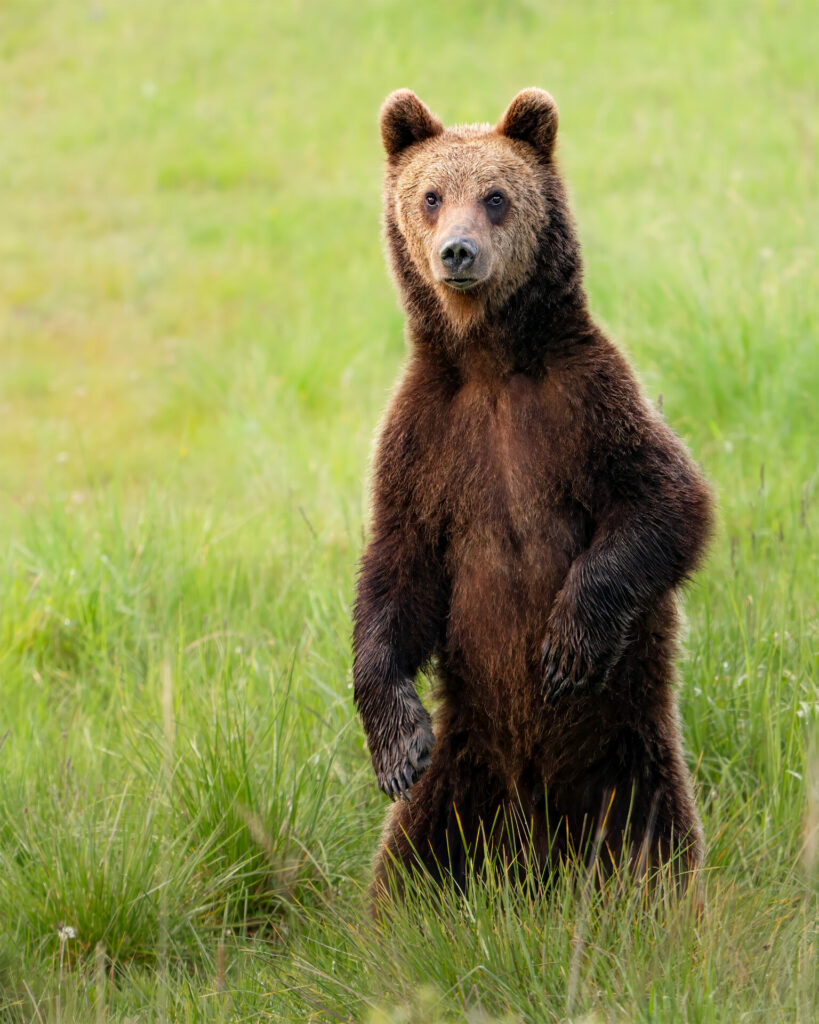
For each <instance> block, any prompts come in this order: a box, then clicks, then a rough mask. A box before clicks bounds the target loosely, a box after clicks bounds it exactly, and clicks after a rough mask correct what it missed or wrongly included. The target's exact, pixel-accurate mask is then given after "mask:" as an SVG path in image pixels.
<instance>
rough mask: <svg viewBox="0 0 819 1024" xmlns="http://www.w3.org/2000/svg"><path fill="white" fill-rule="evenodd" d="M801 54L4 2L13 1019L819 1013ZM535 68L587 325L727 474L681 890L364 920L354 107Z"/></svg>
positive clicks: (3, 995)
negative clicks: (697, 821) (570, 212)
mask: <svg viewBox="0 0 819 1024" xmlns="http://www.w3.org/2000/svg"><path fill="white" fill-rule="evenodd" d="M817 38H819V17H817V8H816V6H815V5H811V4H808V3H787V2H782V3H774V2H762V0H745V2H743V3H739V2H736V3H734V2H724V3H717V4H714V3H710V4H707V3H699V2H691V3H687V4H682V3H659V2H657V0H655V2H645V3H643V2H635V3H631V4H613V3H602V2H600V3H598V2H587V3H568V2H566V3H552V4H549V5H541V4H536V3H534V2H529V0H506V2H505V3H504V4H500V3H498V4H487V5H479V4H475V3H467V2H466V0H449V2H448V3H446V4H434V3H432V2H431V0H416V2H415V3H412V4H407V3H403V4H397V3H392V2H386V0H385V2H375V0H362V2H360V3H358V4H350V3H344V2H341V0H332V2H324V3H312V4H311V3H307V2H298V0H282V2H280V3H279V2H276V3H258V2H253V0H233V2H231V3H227V2H223V3H219V2H216V0H213V2H204V0H200V2H198V3H194V2H192V0H174V2H173V3H163V2H160V0H141V2H137V0H131V2H127V0H96V2H93V3H92V2H90V0H89V2H85V3H79V2H75V3H71V2H69V0H62V2H59V0H4V3H3V4H2V6H0V170H1V175H0V181H2V187H0V359H1V362H0V488H1V489H0V531H2V532H0V537H2V543H1V544H0V680H1V681H2V706H0V923H1V926H0V1020H3V1021H6V1020H8V1021H10V1022H16V1024H19V1022H23V1021H25V1022H33V1024H34V1022H39V1024H45V1022H60V1021H62V1022H68V1021H77V1022H91V1021H107V1022H113V1021H122V1022H124V1021H158V1022H164V1021H180V1022H199V1021H203V1022H204V1021H207V1022H211V1021H212V1022H216V1021H251V1020H252V1021H256V1020H273V1021H279V1020H282V1021H312V1020H315V1021H363V1022H369V1024H376V1022H378V1024H387V1022H392V1024H398V1022H406V1024H410V1022H412V1024H415V1022H422V1021H423V1022H427V1021H428V1022H433V1024H435V1022H439V1024H441V1022H450V1021H468V1022H471V1024H489V1022H501V1021H502V1022H504V1024H513V1022H517V1024H522V1022H526V1024H540V1022H556V1021H567V1020H571V1021H574V1022H576V1024H580V1022H581V1021H582V1022H584V1024H603V1022H609V1021H611V1022H638V1021H639V1022H649V1021H653V1022H662V1024H665V1022H704V1024H708V1022H729V1024H735V1022H739V1021H748V1022H752V1021H753V1022H756V1021H758V1022H760V1024H761V1022H765V1024H771V1022H779V1021H782V1022H785V1021H798V1022H800V1024H813V1022H814V1021H815V1020H816V1019H817V1013H818V1012H819V1011H817V996H819V934H818V933H817V919H818V915H817V911H818V910H819V902H817V880H819V832H817V829H819V729H817V725H818V724H819V691H817V670H818V669H819V605H818V602H819V597H818V595H819V561H818V560H817V545H816V537H817V532H819V493H817V491H818V490H819V488H818V487H817V484H818V483H819V477H818V476H817V455H816V452H817V439H818V438H819V417H817V412H816V402H817V395H819V347H818V346H817V337H818V336H819V272H817V265H816V242H817V225H819V198H818V197H819V189H818V188H817V184H818V182H817V174H816V163H815V160H816V144H817V122H816V109H817V89H816V62H815V43H816V39H817ZM533 84H537V85H542V86H544V87H545V88H548V89H549V90H550V91H551V92H552V93H553V94H554V95H555V97H556V98H557V101H558V103H559V105H560V110H561V134H560V157H561V164H562V167H563V169H564V172H565V174H566V177H567V179H568V181H569V183H570V187H571V192H572V196H573V204H574V208H575V211H576V214H577V218H578V222H579V227H580V234H581V238H582V240H583V244H584V252H585V261H586V281H587V287H588V290H589V294H590V298H591V303H592V307H593V309H594V311H595V313H596V316H597V317H598V319H599V321H600V322H601V323H602V324H604V325H605V326H606V328H607V329H608V330H609V331H610V333H611V335H612V336H613V337H614V338H615V339H617V340H618V342H619V343H620V344H621V345H622V346H623V348H624V349H625V350H626V351H627V352H628V353H629V355H630V356H631V357H632V359H633V360H634V362H635V363H636V365H637V366H638V368H639V371H640V374H641V378H642V380H643V382H644V384H645V386H646V388H647V390H648V392H649V394H650V395H652V396H653V397H654V396H659V395H660V394H661V395H662V407H663V411H664V414H665V416H666V418H667V420H668V421H669V423H671V424H672V425H673V426H674V428H675V429H676V430H677V431H678V432H679V433H680V434H681V435H682V436H683V437H684V438H685V439H686V441H687V442H688V443H689V445H690V447H691V449H692V451H693V452H694V454H695V456H696V458H697V459H698V460H700V461H701V463H702V464H703V466H704V468H705V471H706V473H707V475H708V476H709V478H710V479H711V481H712V482H713V485H714V488H715V490H716V493H717V496H718V502H719V532H718V536H717V538H716V541H715V543H714V546H713V549H712V552H711V556H710V559H709V561H708V565H707V567H706V569H705V571H704V572H703V573H702V574H700V576H699V577H698V578H697V580H696V582H695V584H694V585H693V586H692V587H691V588H690V589H689V591H688V592H687V595H686V598H685V607H686V614H687V626H686V635H685V642H684V651H683V655H682V657H681V659H680V677H681V680H680V687H681V690H680V694H681V711H682V718H683V725H684V733H685V739H686V746H687V752H688V756H689V759H690V763H691V765H692V768H693V769H694V771H695V776H696V783H697V789H698V799H699V804H700V807H701V810H702V813H703V817H704V823H705V828H706V833H707V841H708V855H707V872H706V878H705V890H706V906H705V910H704V912H703V914H702V915H701V916H699V917H698V916H697V915H696V914H695V913H694V912H693V911H692V907H691V905H690V904H689V903H688V902H684V903H683V904H682V905H676V904H675V902H674V901H673V900H671V899H668V898H666V897H665V896H664V894H663V890H662V888H660V889H659V890H658V892H657V893H656V895H655V897H654V898H653V901H652V902H651V905H650V906H646V905H645V902H644V901H643V900H641V898H640V894H639V893H635V892H634V891H630V890H628V888H627V887H626V891H624V892H620V893H603V894H592V893H591V892H590V891H589V890H588V889H587V888H585V887H584V886H583V885H577V884H573V883H572V880H571V879H570V878H568V877H567V878H565V879H563V880H561V881H560V883H559V884H558V886H557V894H556V896H555V898H554V899H551V900H549V901H541V900H538V899H536V898H532V897H524V896H522V895H521V894H520V893H519V892H517V891H515V890H514V889H511V888H508V887H505V886H504V885H501V884H499V883H498V884H497V885H493V883H492V882H491V881H490V880H487V884H486V887H485V888H484V889H482V890H478V891H477V892H476V893H474V894H473V895H472V896H471V897H470V898H469V900H467V901H461V900H457V899H454V898H448V899H445V900H444V903H443V905H437V904H436V902H435V897H434V895H432V894H427V895H423V894H420V893H419V894H418V897H417V899H416V900H415V901H413V902H412V903H411V905H410V906H409V907H408V908H407V909H405V910H404V911H402V912H400V913H399V914H398V915H397V916H396V918H395V920H394V921H392V922H391V923H390V925H389V927H385V928H383V929H382V931H381V932H380V933H378V934H374V933H373V931H372V930H371V929H370V928H369V927H368V926H365V925H364V923H363V921H364V916H365V915H364V906H365V889H366V884H367V881H368V872H369V863H370V858H371V856H372V853H373V851H374V849H375V847H376V845H377V841H378V833H379V826H380V821H381V818H382V816H383V813H384V810H385V806H386V800H385V798H383V797H382V796H381V794H380V793H379V792H378V791H377V789H376V786H375V783H374V777H373V775H372V772H371V769H370V766H369V758H368V755H367V752H366V750H365V748H364V742H363V735H362V732H361V728H360V726H359V724H358V722H357V721H356V718H355V715H354V711H353V706H352V693H351V657H350V644H349V634H350V603H351V596H352V588H353V580H354V571H355V565H356V561H357V558H358V555H359V553H360V550H361V545H362V539H363V537H364V535H365V530H366V512H367V497H366V495H367V491H366V474H367V462H368V452H369V447H370V443H371V438H372V435H373V431H374V429H375V426H376V424H377V422H378V417H379V415H380V411H381V409H382V408H383V406H384V403H385V400H386V396H387V394H388V391H389V388H390V386H391V384H392V382H393V380H394V379H395V377H396V375H397V373H398V371H399V368H400V365H401V362H402V359H403V357H404V340H403V335H402V329H403V318H402V315H401V313H400V310H399V309H398V306H397V302H396V300H395V296H394V293H393V290H392V287H391V284H390V282H389V280H388V276H387V273H386V270H385V269H384V265H383V258H382V252H381V243H380V238H379V218H380V209H379V207H380V176H381V153H380V147H379V139H378V132H377V110H378V106H379V104H380V102H381V100H382V99H383V97H384V96H385V95H386V93H387V92H389V91H390V90H391V89H393V88H396V87H399V86H404V85H409V86H411V87H412V88H414V89H415V90H416V91H417V92H418V93H419V94H420V95H421V96H422V98H424V99H425V100H427V102H428V103H429V104H430V105H431V106H432V107H433V109H435V110H436V111H437V112H438V113H439V114H441V116H442V117H443V118H444V120H445V121H447V122H453V121H466V120H494V119H495V118H497V117H498V116H499V115H500V113H501V112H502V110H503V109H504V107H505V106H506V104H507V102H508V101H509V99H511V97H512V96H513V95H514V93H515V92H516V91H517V90H518V89H519V88H522V87H523V86H526V85H533ZM421 685H422V688H425V687H426V683H425V682H424V681H423V680H422V683H421Z"/></svg>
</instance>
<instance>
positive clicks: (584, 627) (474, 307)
mask: <svg viewBox="0 0 819 1024" xmlns="http://www.w3.org/2000/svg"><path fill="white" fill-rule="evenodd" d="M556 130H557V111H556V108H555V106H554V103H553V101H552V100H551V97H549V96H548V94H546V93H543V92H541V91H540V90H526V91H525V92H523V93H521V94H520V95H519V96H518V97H516V98H515V100H513V102H512V104H511V105H510V107H509V109H508V110H507V112H506V114H505V115H504V117H503V118H502V119H501V121H500V123H499V125H498V126H497V127H496V128H492V127H490V126H488V125H477V126H467V127H461V128H456V129H447V130H444V129H443V127H442V125H441V123H440V121H438V119H437V118H435V117H434V116H433V115H432V114H431V113H430V112H429V111H428V110H427V108H426V107H424V105H423V104H422V103H421V102H420V100H418V99H417V98H416V97H415V96H414V95H413V94H412V93H410V92H408V91H406V90H404V91H401V92H400V93H395V94H393V96H391V97H390V98H389V99H388V100H387V102H386V103H385V105H384V108H383V109H382V135H383V139H384V144H385V148H386V150H387V154H388V161H387V169H386V181H385V189H384V210H385V215H384V216H385V234H386V240H387V245H388V250H389V256H390V262H391V266H392V270H393V273H394V276H395V279H396V282H397V284H398V288H399V292H400V294H401V298H402V301H403V304H404V307H405V309H406V312H407V317H408V333H409V338H410V342H411V354H410V358H409V363H408V365H407V367H406V370H405V373H404V376H403V378H402V380H401V382H400V384H399V386H398V389H397V391H396V393H395V395H394V397H393V399H392V402H391V404H390V407H389V409H388V412H387V415H386V419H385V422H384V424H383V427H382V430H381V436H380V439H379V441H378V444H377V447H376V453H375V465H374V485H373V507H372V537H371V539H370V541H369V544H368V545H367V549H366V551H365V553H364V556H363V558H362V562H361V569H360V576H359V580H358V593H357V599H356V604H355V628H354V639H353V644H354V655H355V699H356V703H357V706H358V709H359V712H360V714H361V718H362V721H363V724H364V728H365V731H366V734H367V739H368V743H369V747H370V751H371V753H372V759H373V765H374V767H375V770H376V773H377V775H378V780H379V783H380V785H381V787H382V788H383V789H384V790H385V791H386V792H387V793H388V794H389V795H390V796H392V797H400V798H406V797H408V796H409V791H410V788H411V801H410V800H407V799H400V800H399V802H398V803H396V804H395V806H394V808H393V810H392V812H391V814H390V816H389V818H388V820H387V824H386V827H385V833H384V840H383V844H382V848H381V850H380V852H379V858H378V862H377V868H376V890H378V889H383V888H385V886H386V877H387V869H388V867H389V864H390V862H391V860H392V859H397V860H398V861H399V862H403V863H405V864H408V865H416V866H417V865H419V864H420V865H421V866H423V867H424V868H425V869H427V870H429V871H431V872H433V873H438V874H440V873H441V872H446V873H450V874H451V875H452V876H454V878H455V880H456V881H457V882H459V883H463V882H464V881H465V878H466V870H467V869H466V856H465V850H464V842H463V840H464V839H466V842H467V847H469V848H471V849H472V850H473V852H474V849H475V844H476V842H477V839H478V837H479V835H480V833H481V831H482V830H483V832H484V833H485V834H488V833H489V831H490V830H491V829H492V827H493V822H497V819H498V818H499V816H500V818H504V816H505V817H506V819H507V823H508V821H513V820H524V821H525V822H526V825H527V828H529V829H531V831H532V834H533V843H534V846H533V849H534V853H535V855H536V856H537V857H538V858H539V859H540V861H541V863H542V865H543V867H544V869H546V868H548V866H549V864H550V863H552V862H553V861H552V860H551V858H553V857H554V856H559V855H561V854H563V853H565V852H566V851H567V849H568V848H569V847H573V848H574V849H575V850H576V851H578V852H582V850H583V848H584V847H585V846H586V844H587V841H588V838H589V836H590V835H591V834H592V833H593V832H594V831H595V830H597V831H598V833H599V831H600V830H601V828H602V829H603V830H604V832H605V844H606V846H607V848H608V855H610V856H611V857H613V858H615V859H616V858H619V856H620V853H621V851H622V850H623V844H624V842H627V843H628V847H627V848H626V854H627V855H628V854H629V852H631V856H632V860H634V859H635V857H637V856H638V855H637V853H636V851H638V850H641V849H642V854H640V855H639V856H640V857H644V856H645V852H646V846H649V847H650V851H649V852H650V853H651V854H657V853H658V854H659V856H660V857H661V858H665V857H669V856H671V855H672V854H673V853H674V852H675V851H678V852H680V853H681V857H682V863H683V864H684V865H685V866H687V867H694V866H696V865H697V864H698V863H699V862H700V860H701V856H702V838H701V828H700V823H699V819H698V816H697V812H696V808H695V806H694V801H693V797H692V791H691V781H690V778H689V774H688V771H687V768H686V766H685V762H684V759H683V754H682V746H681V738H680V729H679V724H678V718H677V710H676V702H675V697H674V694H673V684H674V667H673V660H674V656H675V651H676V635H677V618H676V610H675V597H674V592H675V590H676V588H678V587H679V586H680V584H681V583H683V581H684V580H685V579H686V578H687V577H688V575H689V574H690V573H691V572H692V570H693V569H694V568H695V567H696V566H697V564H698V561H699V559H700V557H701V554H702V551H703V548H704V545H705V543H706V540H707V537H708V534H709V530H710V526H711V508H710V498H709V492H708V488H707V486H706V484H705V483H704V481H703V479H702V477H701V475H700V473H699V472H698V470H697V469H696V468H695V466H694V465H693V463H692V461H691V459H690V457H689V456H688V454H687V452H686V450H685V448H684V446H683V445H682V443H681V442H680V441H679V439H678V438H677V437H676V436H675V435H674V433H673V432H672V431H671V430H670V429H669V428H668V427H667V426H666V425H665V423H664V422H663V421H662V418H661V417H660V415H659V414H658V413H657V412H656V411H655V410H654V409H653V408H652V407H651V406H650V405H649V403H648V402H647V401H646V399H645V398H644V397H643V395H642V394H641V392H640V389H639V387H638V385H637V383H636V381H635V379H634V376H633V374H632V372H631V370H630V368H629V366H628V364H627V363H626V361H625V359H624V357H623V356H622V354H621V353H620V352H619V351H618V349H617V348H616V347H615V346H614V345H613V344H612V343H611V342H610V341H609V340H608V339H607V338H606V337H605V336H604V335H603V333H602V332H601V331H600V329H599V328H598V327H597V326H596V325H595V324H594V322H593V321H592V319H591V316H590V314H589V311H588V308H587V302H586V297H585V294H584V292H583V289H582V284H581V261H580V254H579V249H578V244H577V241H576V238H575V232H574V226H573V223H572V219H571V216H570V214H569V211H568V206H567V202H566V198H565V193H564V189H563V185H562V182H561V179H560V177H559V175H558V172H557V169H556V167H555V164H554V160H553V147H554V141H555V134H556ZM432 187H434V188H435V189H437V190H438V191H439V192H441V194H442V204H441V209H440V213H439V214H435V216H432V215H431V214H430V211H429V210H428V209H427V208H426V207H425V206H424V205H423V203H424V196H425V194H426V193H425V190H428V189H430V188H432ZM495 187H501V188H503V189H504V191H505V193H506V194H507V199H508V210H507V211H506V213H505V214H504V218H505V219H504V220H503V222H502V223H499V224H495V223H494V222H493V223H491V224H487V223H486V222H485V218H484V214H483V213H482V210H483V207H482V206H481V203H482V202H483V199H482V196H483V192H484V191H486V190H487V189H490V188H495ZM453 209H454V210H455V211H456V212H455V213H454V214H452V211H453ZM447 211H449V214H451V216H453V217H455V219H456V220H458V221H459V223H460V222H461V221H463V220H464V219H465V221H466V222H467V223H468V226H469V227H470V230H472V228H474V230H475V231H476V232H477V233H479V234H480V237H481V245H482V247H483V246H488V247H489V251H488V252H486V253H484V252H482V258H483V256H485V257H486V260H488V261H489V262H488V263H487V265H488V266H490V267H491V272H490V273H489V276H488V278H487V279H486V280H482V281H481V282H480V283H479V284H478V285H477V286H476V287H474V288H472V289H471V290H469V291H466V292H454V291H453V290H452V289H450V288H448V287H447V285H446V284H445V283H442V282H441V281H440V280H439V277H440V275H439V273H438V269H436V267H437V265H436V259H437V256H436V253H437V248H436V246H437V243H438V241H439V239H440V230H439V222H438V221H437V220H436V219H435V217H437V216H440V217H444V216H446V215H447ZM433 213H434V211H433ZM482 218H484V219H482ZM431 659H435V663H436V666H437V668H436V671H437V678H438V683H439V696H440V708H439V712H438V715H437V719H436V725H435V730H434V732H435V736H433V734H432V730H431V726H430V719H429V715H428V714H427V712H426V710H425V709H424V708H423V706H422V705H421V703H420V701H419V699H418V697H417V695H416V692H415V688H414V682H413V681H414V677H415V675H416V673H417V672H418V670H419V668H421V667H422V666H423V665H425V664H426V663H428V662H429V661H430V660H431ZM436 737H437V740H436ZM601 808H602V813H601ZM604 819H605V820H604ZM627 825H628V828H627ZM495 828H496V832H497V829H498V826H497V824H496V826H495ZM503 831H504V834H505V837H506V838H505V840H504V843H505V845H506V846H507V847H512V849H511V853H512V855H513V856H514V855H516V853H517V852H520V851H515V850H514V845H515V843H514V839H512V838H510V836H513V834H514V829H512V830H511V831H510V830H509V828H508V827H507V828H505V829H504V830H503ZM527 841H528V840H527Z"/></svg>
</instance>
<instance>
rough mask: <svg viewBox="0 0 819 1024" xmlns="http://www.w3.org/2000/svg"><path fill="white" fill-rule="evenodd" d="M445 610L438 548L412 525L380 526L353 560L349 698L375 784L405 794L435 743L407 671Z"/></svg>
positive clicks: (433, 638) (415, 665)
mask: <svg viewBox="0 0 819 1024" xmlns="http://www.w3.org/2000/svg"><path fill="white" fill-rule="evenodd" d="M445 615H446V594H445V589H444V576H443V568H442V565H441V559H440V556H439V553H438V552H437V551H436V549H435V546H434V545H433V544H431V543H429V541H428V539H427V538H426V537H425V535H424V534H423V532H422V530H421V529H420V527H415V528H413V527H412V526H410V525H405V527H404V528H402V529H399V528H397V527H393V528H390V529H386V528H384V527H382V528H381V530H380V531H379V532H378V533H377V534H376V535H375V537H374V538H373V540H372V541H371V542H370V544H369V546H368V548H367V550H366V552H365V554H364V557H363V559H362V562H361V569H360V573H359V578H358V588H357V595H356V602H355V609H354V620H355V625H354V630H353V654H354V663H353V678H354V689H355V701H356V705H357V707H358V710H359V713H360V714H361V719H362V722H363V725H364V731H365V733H366V735H367V742H368V744H369V748H370V754H371V756H372V762H373V767H374V769H375V772H376V776H377V778H378V784H379V786H380V787H381V789H382V790H383V791H384V792H385V793H386V794H387V796H389V797H390V799H392V800H395V799H397V798H406V797H407V795H408V793H409V791H410V789H411V787H412V786H413V784H414V783H415V782H416V780H417V779H418V778H419V777H420V776H421V774H422V773H423V772H424V771H425V769H426V768H427V767H428V765H429V761H430V752H431V750H432V747H433V744H434V743H435V736H434V734H433V731H432V723H431V721H430V717H429V713H428V712H427V710H426V709H425V708H424V706H423V704H422V703H421V701H420V700H419V698H418V695H417V693H416V691H415V686H414V678H415V674H416V672H417V671H418V669H419V668H420V667H421V665H422V664H423V663H424V662H425V661H426V660H427V659H428V658H429V657H430V655H431V654H432V652H433V650H434V648H435V645H436V642H437V640H438V637H439V634H440V631H441V628H442V623H443V621H444V619H445Z"/></svg>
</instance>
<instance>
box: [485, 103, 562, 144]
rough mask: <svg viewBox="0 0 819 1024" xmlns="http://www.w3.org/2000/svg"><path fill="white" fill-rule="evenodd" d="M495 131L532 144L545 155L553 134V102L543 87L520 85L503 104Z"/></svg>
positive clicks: (555, 128)
mask: <svg viewBox="0 0 819 1024" xmlns="http://www.w3.org/2000/svg"><path fill="white" fill-rule="evenodd" d="M497 131H498V132H499V133H500V134H501V135H505V136H506V137H507V138H510V139H520V140H521V141H522V142H528V143H529V145H531V146H534V147H535V149H536V150H538V152H539V153H541V154H542V155H543V156H545V157H546V158H547V159H548V158H549V157H551V155H552V151H553V150H554V148H555V138H556V137H557V104H556V103H555V101H554V100H553V99H552V97H551V96H550V95H549V93H548V92H546V91H545V90H543V89H524V90H523V92H519V93H518V94H517V96H516V97H515V98H514V99H513V100H512V102H511V103H510V104H509V106H508V107H507V108H506V113H505V114H504V115H503V117H502V118H501V119H500V121H498V127H497Z"/></svg>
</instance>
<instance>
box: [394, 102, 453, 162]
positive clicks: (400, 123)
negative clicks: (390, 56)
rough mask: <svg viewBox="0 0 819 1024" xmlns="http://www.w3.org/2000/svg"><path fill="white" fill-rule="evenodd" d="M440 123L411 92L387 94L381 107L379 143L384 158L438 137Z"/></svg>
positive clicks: (440, 130) (441, 129) (440, 127)
mask: <svg viewBox="0 0 819 1024" xmlns="http://www.w3.org/2000/svg"><path fill="white" fill-rule="evenodd" d="M443 130H444V126H443V124H442V123H441V121H440V120H439V119H438V118H437V117H436V116H435V115H434V114H433V113H432V111H431V110H430V109H429V107H428V106H427V105H426V104H425V103H422V102H421V101H420V100H419V99H418V97H417V96H416V95H415V93H414V92H412V90H411V89H398V90H397V91H396V92H391V93H390V95H389V96H388V97H387V98H386V99H385V100H384V103H383V105H382V107H381V141H382V142H383V143H384V149H386V151H387V156H396V155H397V154H398V153H400V152H401V150H402V149H406V148H407V146H411V145H412V144H413V143H414V142H421V141H422V140H423V139H429V138H432V136H433V135H440V134H441V132H442V131H443Z"/></svg>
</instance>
